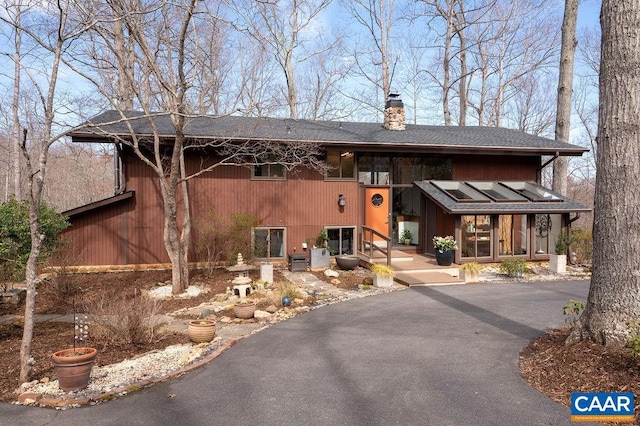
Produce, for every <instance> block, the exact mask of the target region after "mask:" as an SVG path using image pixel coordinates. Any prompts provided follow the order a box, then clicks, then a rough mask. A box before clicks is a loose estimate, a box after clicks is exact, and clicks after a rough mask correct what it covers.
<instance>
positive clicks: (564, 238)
mask: <svg viewBox="0 0 640 426" xmlns="http://www.w3.org/2000/svg"><path fill="white" fill-rule="evenodd" d="M572 234H573V233H572ZM571 244H573V235H569V234H567V233H566V232H561V233H560V235H558V239H557V240H556V254H567V250H568V249H569V246H570V245H571Z"/></svg>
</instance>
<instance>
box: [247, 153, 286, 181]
mask: <svg viewBox="0 0 640 426" xmlns="http://www.w3.org/2000/svg"><path fill="white" fill-rule="evenodd" d="M267 161H274V160H273V159H271V158H270V159H267ZM284 172H285V170H284V166H283V165H282V164H261V165H259V166H254V167H253V177H254V178H256V179H284V178H285V173H284Z"/></svg>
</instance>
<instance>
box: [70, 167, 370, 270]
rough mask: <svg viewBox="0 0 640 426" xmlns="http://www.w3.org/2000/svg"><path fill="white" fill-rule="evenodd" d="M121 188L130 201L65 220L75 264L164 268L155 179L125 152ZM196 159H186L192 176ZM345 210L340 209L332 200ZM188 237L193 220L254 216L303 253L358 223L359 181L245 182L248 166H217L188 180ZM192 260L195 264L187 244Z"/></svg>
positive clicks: (300, 177)
mask: <svg viewBox="0 0 640 426" xmlns="http://www.w3.org/2000/svg"><path fill="white" fill-rule="evenodd" d="M123 163H124V172H125V176H126V189H127V190H135V197H134V199H133V200H128V203H126V204H125V205H123V204H122V203H118V204H113V205H109V206H105V207H102V208H100V209H96V210H91V211H88V212H85V213H83V214H81V215H78V216H74V217H72V218H71V222H72V225H73V226H72V228H71V229H69V230H68V231H67V232H66V233H65V234H64V237H65V238H69V239H71V240H73V244H72V247H73V251H74V254H75V258H76V259H78V262H79V263H78V265H111V264H114V265H118V264H153V263H168V262H169V258H168V257H167V254H166V251H165V248H164V244H163V207H162V197H161V194H160V190H159V184H158V178H157V176H156V175H155V174H154V172H153V171H152V170H151V168H150V167H148V166H147V165H145V164H144V163H142V162H141V161H139V160H138V159H137V158H135V157H133V156H132V155H123ZM201 164H202V163H201V159H200V158H196V157H193V158H189V159H187V168H188V169H189V170H191V171H193V170H197V168H199V167H201ZM339 194H343V195H344V196H345V197H346V200H347V201H346V206H345V207H343V208H341V207H339V206H338V196H339ZM189 196H190V201H191V209H192V222H193V224H194V229H193V231H194V239H195V237H196V236H197V226H196V224H197V223H198V221H199V220H201V219H202V218H206V217H207V216H208V215H209V214H211V213H215V214H217V215H221V216H223V217H229V216H230V215H231V214H232V213H252V214H254V215H255V216H257V217H258V218H259V219H260V226H264V227H276V228H285V230H286V241H285V254H286V253H291V252H293V251H294V249H295V250H296V251H297V252H298V253H300V252H302V243H304V242H305V241H306V239H307V238H312V239H313V241H315V239H316V236H317V235H318V233H319V232H320V230H321V229H322V228H323V227H327V226H349V227H356V226H357V225H358V220H357V219H358V203H357V200H358V183H357V182H356V181H354V180H336V181H325V180H324V178H323V176H321V175H320V174H319V173H318V172H315V171H312V170H308V169H303V170H300V171H299V172H298V173H289V175H288V176H287V179H284V180H272V179H269V180H257V179H252V178H251V169H249V168H246V167H234V166H223V167H219V168H216V169H214V170H213V171H211V172H208V173H205V174H203V175H201V176H199V177H198V178H196V179H192V180H190V181H189ZM190 253H191V256H190V260H191V261H196V260H198V259H197V258H196V255H195V250H194V247H193V244H192V247H191V250H190Z"/></svg>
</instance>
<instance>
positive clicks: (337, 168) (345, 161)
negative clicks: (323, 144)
mask: <svg viewBox="0 0 640 426" xmlns="http://www.w3.org/2000/svg"><path fill="white" fill-rule="evenodd" d="M326 161H327V165H328V166H329V167H330V170H328V171H327V178H330V179H354V178H355V155H354V154H353V152H352V151H327V159H326Z"/></svg>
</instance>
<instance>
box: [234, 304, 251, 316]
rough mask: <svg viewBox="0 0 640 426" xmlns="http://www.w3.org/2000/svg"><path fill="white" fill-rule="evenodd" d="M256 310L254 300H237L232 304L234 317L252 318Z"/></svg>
mask: <svg viewBox="0 0 640 426" xmlns="http://www.w3.org/2000/svg"><path fill="white" fill-rule="evenodd" d="M255 311H256V304H255V303H254V302H237V303H236V304H235V305H234V306H233V314H234V315H235V316H236V318H240V319H249V318H253V314H254V312H255Z"/></svg>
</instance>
